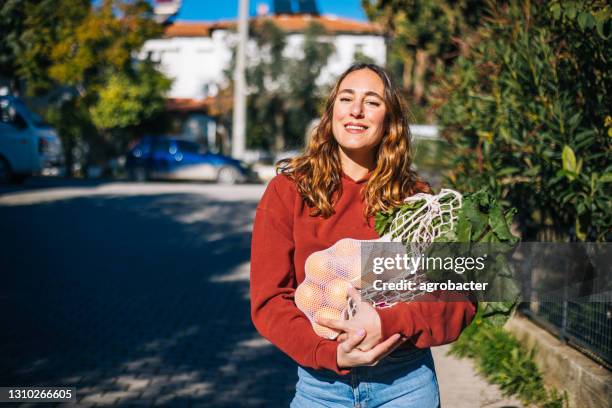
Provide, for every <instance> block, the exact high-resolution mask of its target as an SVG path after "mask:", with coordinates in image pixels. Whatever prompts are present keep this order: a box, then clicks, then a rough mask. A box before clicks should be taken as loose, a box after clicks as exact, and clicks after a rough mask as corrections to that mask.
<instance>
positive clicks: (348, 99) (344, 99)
mask: <svg viewBox="0 0 612 408" xmlns="http://www.w3.org/2000/svg"><path fill="white" fill-rule="evenodd" d="M350 101H351V98H347V97H341V98H340V102H350Z"/></svg>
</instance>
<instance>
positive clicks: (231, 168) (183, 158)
mask: <svg viewBox="0 0 612 408" xmlns="http://www.w3.org/2000/svg"><path fill="white" fill-rule="evenodd" d="M125 167H126V170H127V173H128V176H129V177H130V179H132V180H135V181H144V180H151V179H166V180H207V181H216V182H218V183H220V184H236V183H242V182H246V181H255V180H256V179H257V177H256V175H255V174H254V173H253V172H252V171H251V170H250V169H249V168H248V167H247V166H246V165H245V164H244V163H242V162H240V161H239V160H236V159H232V158H231V157H227V156H224V155H222V154H216V153H210V152H205V151H203V150H202V148H201V146H200V145H199V144H197V143H194V142H191V141H189V140H182V139H178V138H173V137H165V136H147V137H144V138H143V139H141V141H140V142H139V143H138V144H137V145H136V146H134V147H133V148H132V149H131V150H130V151H129V152H128V154H127V157H126V162H125Z"/></svg>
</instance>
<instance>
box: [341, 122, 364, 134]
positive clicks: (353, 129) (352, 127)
mask: <svg viewBox="0 0 612 408" xmlns="http://www.w3.org/2000/svg"><path fill="white" fill-rule="evenodd" d="M344 129H346V131H347V132H348V133H354V134H359V133H364V132H365V131H366V130H368V127H367V126H365V125H357V124H352V123H349V124H346V125H344Z"/></svg>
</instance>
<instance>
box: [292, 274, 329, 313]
mask: <svg viewBox="0 0 612 408" xmlns="http://www.w3.org/2000/svg"><path fill="white" fill-rule="evenodd" d="M294 299H295V304H296V306H297V307H298V308H299V309H300V310H301V311H302V312H304V313H305V314H310V315H312V314H313V313H314V312H315V311H316V310H317V309H319V308H320V307H321V306H322V305H323V291H322V290H321V288H319V286H318V285H315V284H314V283H312V282H309V281H304V282H302V283H301V284H300V285H299V286H298V287H297V289H296V290H295V295H294Z"/></svg>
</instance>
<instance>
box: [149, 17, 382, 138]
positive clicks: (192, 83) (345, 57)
mask: <svg viewBox="0 0 612 408" xmlns="http://www.w3.org/2000/svg"><path fill="white" fill-rule="evenodd" d="M263 19H271V20H272V21H273V22H274V23H275V24H276V25H277V26H278V27H280V28H281V29H283V30H284V31H285V32H286V33H287V39H286V40H287V47H286V48H285V52H286V54H287V56H289V57H290V56H298V54H297V53H299V52H300V51H301V50H302V46H301V45H302V43H303V41H304V34H303V32H304V30H305V29H306V28H307V27H308V25H309V24H310V23H311V22H317V23H319V24H321V25H322V26H323V27H324V28H325V30H326V32H327V33H328V40H329V41H331V42H333V44H334V46H335V53H334V54H333V55H332V56H331V57H330V58H329V60H328V64H327V66H326V67H325V69H324V70H323V72H322V73H321V77H320V78H319V83H320V84H323V83H330V82H332V81H333V80H334V79H335V78H336V77H337V76H338V75H339V74H340V73H341V72H343V71H344V70H345V69H346V68H348V67H349V66H350V65H351V64H352V63H353V61H354V59H353V58H354V55H355V53H357V52H360V53H362V54H363V55H366V56H368V57H370V58H372V59H373V60H374V61H375V62H376V63H378V64H380V65H384V64H385V59H386V46H385V37H384V35H383V30H382V28H381V27H380V26H379V25H377V24H373V23H369V22H361V21H355V20H348V19H344V18H339V17H334V16H317V15H310V14H281V15H270V16H259V17H256V18H253V19H251V24H257V23H260V22H261V21H262V20H263ZM235 24H236V23H235V22H234V21H220V22H214V23H206V22H180V21H179V22H175V23H172V24H170V25H169V26H168V27H167V28H166V31H165V34H164V37H163V38H159V39H154V40H149V41H147V42H146V43H145V45H144V47H143V49H142V51H141V54H140V57H141V58H146V57H147V56H148V57H150V58H151V59H152V60H153V61H157V62H159V64H160V68H161V70H162V71H163V72H164V73H165V74H166V75H167V76H168V77H170V78H172V79H173V81H174V82H173V84H172V89H171V90H170V93H169V95H168V97H169V104H168V109H169V110H170V111H173V112H177V113H182V114H183V123H184V126H183V130H182V132H183V134H185V136H188V137H189V136H190V137H192V138H193V139H203V140H202V141H208V143H212V144H214V143H215V142H214V141H213V138H214V133H215V124H214V119H213V117H214V116H215V112H214V108H213V105H214V104H215V96H217V95H218V93H219V91H220V90H221V89H223V88H224V87H226V86H227V83H226V74H225V72H224V71H225V70H226V69H227V68H228V65H229V63H230V59H231V47H232V45H233V43H234V41H235V36H236V35H235V33H234V28H235Z"/></svg>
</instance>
